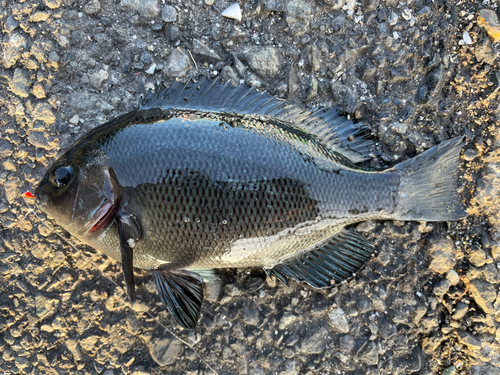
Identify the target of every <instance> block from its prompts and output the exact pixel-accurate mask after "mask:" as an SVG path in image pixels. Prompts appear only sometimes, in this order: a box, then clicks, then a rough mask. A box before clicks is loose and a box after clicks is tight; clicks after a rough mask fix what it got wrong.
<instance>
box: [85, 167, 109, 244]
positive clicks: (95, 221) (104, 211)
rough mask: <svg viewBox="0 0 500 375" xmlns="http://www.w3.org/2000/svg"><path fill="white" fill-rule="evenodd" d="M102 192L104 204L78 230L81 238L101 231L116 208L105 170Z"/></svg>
mask: <svg viewBox="0 0 500 375" xmlns="http://www.w3.org/2000/svg"><path fill="white" fill-rule="evenodd" d="M104 191H105V192H106V195H107V197H106V199H105V200H104V203H103V204H102V205H101V206H100V207H99V208H98V209H97V211H96V212H95V213H94V214H93V215H92V218H91V219H90V221H89V222H88V223H87V224H86V225H85V226H84V227H83V228H82V229H81V230H80V234H81V235H83V236H85V235H87V234H89V233H95V232H97V231H99V230H101V229H102V228H104V227H105V226H107V225H108V224H109V222H110V221H112V220H113V218H114V214H115V212H116V209H117V206H116V204H115V203H116V202H115V193H114V189H113V183H112V182H111V177H110V174H109V171H108V170H107V169H105V170H104Z"/></svg>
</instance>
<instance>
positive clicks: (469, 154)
mask: <svg viewBox="0 0 500 375" xmlns="http://www.w3.org/2000/svg"><path fill="white" fill-rule="evenodd" d="M478 155H479V154H478V152H477V150H476V149H473V148H468V149H467V150H465V152H464V159H465V160H467V161H471V160H474V159H475V158H476V157H477V156H478Z"/></svg>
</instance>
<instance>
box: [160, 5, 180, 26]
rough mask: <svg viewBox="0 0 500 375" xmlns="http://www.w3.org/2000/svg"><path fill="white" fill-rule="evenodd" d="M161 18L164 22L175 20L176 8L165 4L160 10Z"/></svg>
mask: <svg viewBox="0 0 500 375" xmlns="http://www.w3.org/2000/svg"><path fill="white" fill-rule="evenodd" d="M161 18H162V19H163V21H165V22H175V21H176V20H177V10H176V9H175V8H174V7H171V6H170V5H166V6H164V7H163V9H162V11H161Z"/></svg>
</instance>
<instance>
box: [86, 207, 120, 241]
mask: <svg viewBox="0 0 500 375" xmlns="http://www.w3.org/2000/svg"><path fill="white" fill-rule="evenodd" d="M114 208H115V204H114V201H113V200H106V201H104V203H103V205H102V206H101V207H99V209H98V210H97V211H96V212H95V214H94V215H93V216H92V219H91V220H90V222H89V223H88V224H87V225H86V226H85V229H86V230H85V234H88V233H94V232H97V231H98V230H100V229H102V228H104V227H105V226H106V225H107V224H108V223H109V222H110V220H111V219H112V218H113V213H114V211H115V210H114ZM87 228H88V229H87Z"/></svg>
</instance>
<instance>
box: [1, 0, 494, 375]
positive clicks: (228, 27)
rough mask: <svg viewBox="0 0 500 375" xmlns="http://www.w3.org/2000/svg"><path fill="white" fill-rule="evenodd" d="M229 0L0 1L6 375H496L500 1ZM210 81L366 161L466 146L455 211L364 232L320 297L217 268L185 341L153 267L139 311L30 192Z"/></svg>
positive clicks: (118, 279)
mask: <svg viewBox="0 0 500 375" xmlns="http://www.w3.org/2000/svg"><path fill="white" fill-rule="evenodd" d="M232 3H234V1H233V0H231V1H226V0H215V1H213V0H172V1H169V0H162V1H160V0H147V1H139V0H121V1H118V0H114V1H111V0H37V1H34V0H26V1H13V0H12V1H10V0H0V30H1V33H0V113H1V114H0V270H1V271H0V374H3V373H5V374H11V373H12V374H76V373H78V374H104V375H111V374H122V373H123V374H135V375H139V374H190V375H194V374H197V375H201V374H211V373H214V372H217V373H219V374H255V375H258V374H447V375H450V374H489V375H492V374H500V367H499V363H500V292H499V285H500V281H499V280H500V277H499V266H500V210H499V208H498V207H499V198H498V197H499V191H500V151H499V150H500V147H499V146H500V133H499V128H498V126H499V120H500V117H499V110H500V107H499V90H500V89H499V87H500V86H499V81H500V71H499V69H498V68H499V53H500V45H499V44H498V43H497V42H496V40H497V36H498V35H500V34H498V33H499V30H497V29H495V27H498V25H497V24H495V22H497V21H498V20H495V12H497V7H498V4H499V2H498V0H485V1H481V2H472V1H464V0H456V1H449V0H401V1H399V0H362V1H361V2H356V1H354V0H293V1H285V0H240V1H239V5H240V8H241V13H242V20H241V22H238V21H237V20H234V19H230V18H225V17H222V16H221V13H222V12H223V11H224V10H225V9H226V8H228V7H229V6H230V5H231V4H232ZM483 9H486V10H489V12H484V11H483V12H482V13H481V14H483V15H485V16H484V17H486V18H485V19H486V21H485V20H482V21H481V22H479V23H478V19H479V14H480V13H479V12H480V11H481V10H483ZM485 22H489V24H488V25H486V26H488V27H486V26H485V25H484V23H485ZM490 37H491V39H490ZM204 75H208V76H210V77H221V78H222V80H224V81H231V82H232V83H233V84H238V83H239V82H240V81H244V82H246V83H247V84H249V85H253V86H255V87H258V88H260V89H262V90H266V91H268V92H269V93H271V94H273V95H276V96H278V97H280V98H284V99H287V100H288V101H290V102H291V103H294V104H295V105H297V106H299V107H301V108H304V109H310V108H315V107H330V106H335V107H338V108H339V109H340V111H341V112H343V113H346V115H348V116H350V117H351V118H354V119H355V120H357V121H362V122H364V123H365V124H366V125H367V126H369V127H370V128H371V129H372V131H373V133H374V135H375V136H376V138H377V140H378V142H379V144H380V147H381V148H382V150H383V161H382V162H380V161H379V165H375V163H374V166H379V167H380V166H382V165H380V163H384V165H385V166H390V165H394V164H395V163H396V161H401V160H406V159H408V158H410V157H412V156H415V155H416V154H417V153H420V152H422V151H424V150H426V149H428V148H430V147H432V146H433V145H435V144H438V143H439V142H441V141H444V140H447V139H449V138H452V137H455V136H458V135H464V136H465V137H466V147H465V151H464V156H463V159H462V166H463V168H462V170H461V173H460V185H461V187H460V193H461V194H462V196H463V199H464V201H465V202H466V203H467V205H468V207H469V215H468V217H467V218H465V219H463V220H461V221H458V222H453V223H427V224H422V223H415V222H411V223H402V222H390V221H389V222H370V223H363V224H360V225H359V226H358V228H359V230H360V231H361V232H362V233H363V234H364V235H365V236H366V237H367V238H368V239H370V240H371V241H373V242H374V243H375V245H376V246H377V248H378V250H379V252H378V255H377V257H375V258H374V259H373V260H372V261H370V262H369V263H368V264H367V266H366V267H365V268H364V269H363V270H362V271H361V272H359V274H358V275H357V276H356V277H355V278H353V279H352V280H351V281H349V282H348V283H346V284H344V285H341V286H339V287H336V288H333V289H330V290H321V291H318V290H314V289H312V288H310V287H308V286H306V285H302V284H298V283H295V282H292V283H291V286H290V287H289V288H288V287H286V286H284V285H281V284H276V283H274V282H271V281H269V280H266V279H265V277H264V274H263V272H261V271H259V270H226V271H224V272H223V274H222V280H221V281H219V282H216V283H213V284H210V285H208V290H207V295H208V296H209V298H208V300H207V301H206V302H205V304H204V307H203V311H202V317H201V321H200V324H199V328H198V329H197V330H195V331H187V330H183V329H180V328H179V327H178V326H177V325H176V324H175V323H174V322H173V320H172V319H171V317H170V316H169V314H168V313H167V311H166V308H165V307H164V306H163V305H162V303H161V301H160V299H159V296H158V295H157V294H156V288H155V286H154V282H153V281H152V279H151V277H150V275H149V274H148V273H147V272H142V271H140V270H138V271H137V273H136V274H137V275H138V277H137V284H138V292H137V294H138V296H137V298H138V303H137V304H136V305H135V306H134V308H133V309H131V307H130V305H129V303H128V301H127V299H126V296H125V295H124V291H123V279H122V275H121V272H120V271H121V269H120V265H119V264H117V263H116V262H114V261H111V260H110V259H108V258H106V257H104V256H102V255H101V254H99V253H97V252H96V251H94V250H93V249H91V248H89V247H87V246H84V245H82V244H79V243H78V242H77V241H76V240H75V239H74V238H70V236H69V235H67V233H65V232H64V231H63V230H61V229H60V228H58V227H57V226H55V225H54V223H53V222H52V221H51V220H50V219H48V218H46V217H45V216H44V215H42V214H41V213H40V212H39V211H38V210H37V209H36V207H35V206H34V205H32V202H28V203H29V205H28V204H26V203H25V201H24V199H23V193H25V192H27V191H31V192H33V189H34V186H35V184H36V183H37V181H39V180H40V179H41V177H42V175H43V173H44V171H45V170H46V168H47V167H48V166H49V165H50V164H51V163H52V162H53V161H54V160H55V158H56V157H57V155H59V154H60V153H61V151H62V150H64V149H66V148H67V147H68V146H69V145H71V144H72V143H73V142H74V141H75V140H76V139H77V138H78V137H79V136H81V135H82V134H84V133H85V132H87V131H89V130H90V129H92V128H94V127H95V126H96V125H99V124H101V123H103V122H105V121H106V120H109V119H111V118H113V117H115V116H117V115H119V114H123V113H126V112H128V111H129V110H130V109H132V108H134V107H135V106H137V104H138V102H139V100H140V96H141V95H143V94H144V93H145V92H146V91H147V89H149V88H153V87H154V86H155V84H157V83H158V82H165V83H166V84H170V83H172V82H173V80H174V79H179V80H183V81H185V80H187V79H188V78H191V77H194V78H199V77H201V76H204ZM174 334H175V335H176V336H174ZM180 340H182V341H180Z"/></svg>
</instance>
